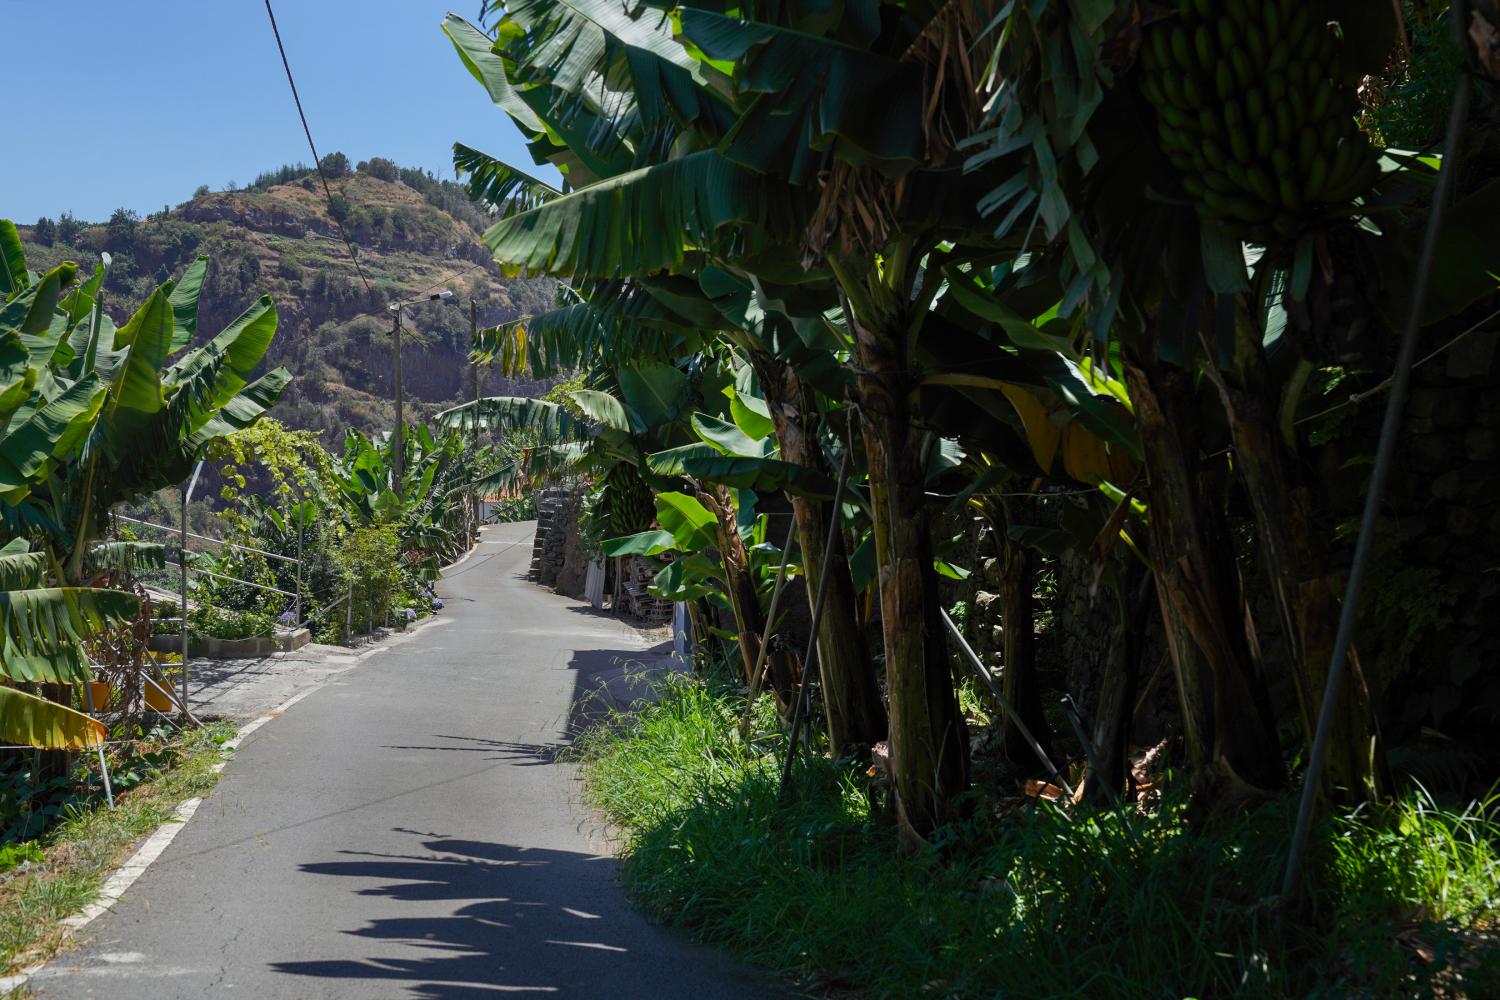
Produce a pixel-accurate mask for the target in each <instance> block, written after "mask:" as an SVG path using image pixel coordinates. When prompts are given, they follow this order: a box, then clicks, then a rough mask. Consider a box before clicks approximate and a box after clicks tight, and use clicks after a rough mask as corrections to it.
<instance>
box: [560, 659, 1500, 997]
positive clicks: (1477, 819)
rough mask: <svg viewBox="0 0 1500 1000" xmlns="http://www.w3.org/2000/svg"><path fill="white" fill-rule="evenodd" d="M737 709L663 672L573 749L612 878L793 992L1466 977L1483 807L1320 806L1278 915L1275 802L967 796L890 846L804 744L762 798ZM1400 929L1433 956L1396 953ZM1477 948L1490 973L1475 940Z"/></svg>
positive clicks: (1302, 991)
mask: <svg viewBox="0 0 1500 1000" xmlns="http://www.w3.org/2000/svg"><path fill="white" fill-rule="evenodd" d="M741 708H742V705H741V701H740V699H739V697H738V695H737V694H736V693H735V692H734V691H733V690H730V689H724V690H718V689H715V688H714V687H712V686H707V685H704V684H702V683H699V682H696V681H692V680H689V679H686V678H681V677H668V678H667V679H665V680H663V681H660V682H658V683H657V684H656V685H655V686H654V689H653V691H652V697H651V698H650V699H649V700H648V701H646V702H644V703H643V707H641V708H640V709H639V710H638V711H637V712H635V713H634V714H631V715H619V714H612V715H611V716H610V717H609V719H608V721H607V722H606V723H605V724H604V725H602V726H600V727H599V728H596V729H594V730H591V731H590V732H589V733H587V734H585V735H584V736H583V737H581V738H580V740H579V741H578V744H577V746H578V750H577V752H578V754H579V755H580V757H581V759H582V762H583V765H584V773H585V781H586V787H587V789H588V795H589V798H590V799H591V801H593V802H594V803H595V804H596V805H598V806H599V807H600V808H602V809H603V810H605V812H606V814H607V815H608V816H609V817H610V818H611V819H613V820H615V821H617V822H620V823H622V824H623V825H624V826H625V827H626V828H627V833H626V842H625V849H626V859H627V860H626V869H625V884H626V886H627V888H628V890H629V891H630V892H631V893H632V895H634V896H635V898H636V899H637V900H638V901H640V903H641V904H642V905H643V906H644V907H645V908H646V909H647V910H648V912H650V913H651V914H652V915H653V916H655V917H656V918H658V919H661V920H664V921H666V922H668V923H671V924H675V925H678V926H682V927H686V928H689V929H691V930H692V931H693V932H694V933H695V934H697V935H698V936H699V937H700V938H701V939H703V940H706V941H709V942H713V943H718V944H724V945H728V946H730V947H732V948H734V949H735V950H736V951H739V952H741V953H743V954H745V955H747V956H749V957H750V958H752V959H754V960H756V961H758V962H762V963H765V964H767V965H769V966H771V967H773V968H775V969H777V970H779V971H781V972H783V973H786V974H788V975H791V976H794V977H796V978H797V979H798V980H800V981H801V982H803V983H804V984H805V985H807V986H808V987H815V986H817V985H819V984H824V985H826V984H827V983H829V982H831V981H837V982H839V983H840V984H841V985H843V986H845V987H848V988H852V989H854V990H857V991H859V992H860V993H861V994H863V995H869V996H875V997H909V996H920V995H926V994H927V993H935V994H936V995H942V996H1002V995H1003V996H1023V997H1044V996H1047V997H1051V996H1073V995H1081V993H1082V994H1087V995H1099V996H1111V997H1127V998H1128V997H1139V998H1142V1000H1145V998H1157V997H1161V996H1247V997H1275V996H1348V995H1368V996H1398V995H1399V996H1420V995H1429V994H1427V993H1426V992H1425V991H1428V990H1432V989H1434V988H1437V986H1438V984H1439V983H1442V982H1445V981H1446V982H1452V981H1453V980H1452V979H1451V978H1450V977H1453V976H1455V975H1456V976H1458V977H1460V981H1462V980H1463V977H1465V976H1471V975H1473V976H1478V975H1482V974H1483V970H1484V968H1485V966H1484V965H1481V967H1480V969H1479V970H1474V969H1467V970H1466V969H1465V966H1464V965H1463V963H1462V962H1460V961H1457V960H1456V956H1457V949H1458V948H1460V947H1461V946H1462V945H1463V943H1464V942H1465V941H1466V940H1468V939H1467V938H1466V937H1465V934H1466V929H1467V928H1474V927H1483V926H1486V924H1487V922H1488V921H1490V920H1493V919H1494V917H1495V915H1496V914H1497V912H1500V894H1497V892H1496V885H1497V881H1496V878H1497V863H1500V827H1497V826H1496V824H1495V822H1494V820H1493V819H1492V818H1488V817H1489V816H1490V815H1492V814H1491V813H1489V812H1488V807H1487V806H1485V805H1482V804H1476V805H1475V806H1473V807H1471V808H1469V809H1468V810H1465V811H1455V810H1452V809H1447V808H1444V807H1441V806H1438V805H1436V804H1435V803H1433V802H1432V801H1431V800H1430V799H1427V798H1425V797H1423V796H1412V797H1409V798H1407V799H1405V800H1403V801H1402V803H1401V804H1400V805H1398V806H1397V807H1395V808H1394V809H1393V810H1392V811H1391V812H1390V813H1389V814H1386V815H1369V814H1365V813H1357V814H1354V815H1346V816H1342V817H1339V818H1338V819H1336V820H1335V821H1334V822H1333V823H1332V825H1330V826H1327V827H1324V828H1323V829H1322V830H1321V831H1320V832H1319V834H1318V836H1317V844H1318V847H1317V852H1316V854H1315V857H1316V859H1317V863H1318V865H1319V867H1320V868H1321V870H1322V871H1323V872H1324V873H1325V876H1326V877H1325V882H1324V884H1325V885H1327V887H1328V888H1327V891H1326V895H1324V896H1323V897H1320V898H1319V901H1318V903H1317V906H1316V908H1315V909H1314V910H1313V911H1310V912H1309V911H1295V912H1288V911H1283V912H1281V913H1279V914H1276V913H1272V912H1270V911H1268V910H1266V909H1265V908H1264V907H1263V901H1264V900H1266V899H1267V898H1269V897H1271V896H1273V895H1274V893H1275V891H1276V887H1277V880H1278V879H1279V877H1280V872H1281V867H1282V862H1283V860H1284V856H1285V851H1286V844H1287V839H1288V834H1289V831H1290V824H1291V818H1292V817H1291V811H1292V809H1291V807H1292V803H1290V802H1288V801H1284V800H1282V801H1276V802H1273V803H1270V804H1269V805H1266V806H1263V807H1260V808H1258V809H1254V810H1252V811H1249V812H1247V813H1245V814H1244V815H1242V816H1240V817H1238V818H1235V819H1233V820H1232V821H1230V822H1229V823H1228V824H1227V825H1224V826H1221V827H1219V828H1216V829H1213V830H1207V831H1197V832H1194V831H1191V830H1190V829H1189V828H1188V826H1187V825H1186V823H1185V819H1184V811H1183V806H1182V803H1181V800H1180V798H1170V799H1169V800H1168V801H1167V803H1166V804H1164V805H1163V806H1162V807H1160V808H1159V809H1158V810H1157V811H1156V812H1154V813H1151V814H1145V813H1137V814H1134V815H1132V816H1131V817H1130V825H1129V828H1127V827H1126V826H1125V825H1124V823H1123V822H1122V820H1121V818H1120V817H1119V816H1118V815H1117V814H1115V813H1112V812H1105V813H1094V814H1091V813H1088V812H1083V813H1081V814H1078V815H1075V816H1067V815H1064V814H1063V813H1061V812H1059V811H1057V810H1055V809H1053V808H1051V807H1049V806H1046V805H1043V806H1041V807H1040V808H1038V809H1036V810H1035V811H1033V812H1030V813H1029V814H1028V811H1027V810H1024V809H1022V810H1014V811H1012V810H1005V811H1002V812H1000V813H999V815H998V816H996V814H995V813H994V812H992V811H991V808H990V807H988V806H987V805H986V804H985V803H983V802H979V803H976V807H977V808H976V809H975V816H976V819H975V820H973V821H972V822H970V823H968V824H965V825H960V826H955V827H950V828H947V829H945V830H941V831H939V832H938V834H937V835H936V836H935V837H934V845H935V846H934V847H933V848H932V849H930V850H928V851H926V852H924V853H922V854H920V855H919V856H917V857H915V858H912V859H909V860H903V859H901V858H898V857H897V856H896V853H895V851H894V850H893V847H894V844H893V838H894V833H893V831H892V830H891V829H890V827H889V826H888V825H887V823H886V821H885V820H884V819H882V818H881V817H880V816H879V815H877V814H874V813H872V811H871V808H870V804H869V789H868V788H867V782H866V780H865V779H864V778H862V777H860V778H855V777H851V776H850V774H849V772H848V771H846V770H844V769H843V768H842V767H841V766H840V765H839V764H837V763H836V762H833V761H830V760H827V759H826V758H824V757H822V756H818V755H814V756H812V757H810V758H807V759H804V761H803V763H802V765H801V766H800V767H799V768H798V770H797V771H796V779H797V780H796V786H795V794H794V796H793V799H792V804H791V805H787V804H785V803H784V802H783V801H781V800H780V799H779V797H778V795H777V782H778V780H779V771H780V753H781V748H782V746H783V744H782V742H781V741H780V740H779V739H778V738H774V737H771V736H769V734H774V733H776V732H777V723H776V719H775V716H774V713H772V712H771V710H770V707H769V705H768V704H767V703H766V702H764V701H763V702H762V703H761V705H760V706H759V707H758V711H757V713H756V716H755V725H754V727H753V732H754V733H755V735H754V736H753V737H752V740H751V741H750V742H748V743H746V742H743V741H741V740H740V738H739V734H738V728H739V718H740V714H741ZM762 734H766V735H762ZM1414 913H1416V914H1419V916H1417V917H1416V918H1415V920H1414V919H1413V914H1414ZM809 928H811V929H812V930H809ZM1402 928H1408V930H1407V931H1406V936H1407V937H1414V938H1415V939H1416V940H1420V941H1422V942H1425V947H1428V948H1430V949H1431V950H1432V951H1433V952H1436V953H1437V955H1438V956H1439V958H1438V959H1437V960H1436V961H1434V962H1428V961H1424V960H1422V959H1421V958H1419V957H1418V956H1417V955H1416V954H1415V953H1413V952H1411V951H1408V950H1406V949H1405V948H1403V947H1398V946H1393V939H1394V938H1393V936H1394V934H1395V932H1396V931H1397V930H1398V929H1402ZM1477 957H1478V958H1479V959H1480V960H1481V962H1484V963H1487V964H1488V966H1489V967H1490V968H1494V967H1495V963H1496V959H1497V956H1496V955H1494V954H1493V953H1491V954H1490V955H1489V956H1488V957H1487V958H1486V956H1485V955H1484V954H1483V953H1481V954H1479V955H1478V956H1477ZM1491 974H1492V973H1491ZM1471 982H1473V983H1474V984H1475V985H1476V986H1477V979H1476V980H1472V981H1471ZM1470 995H1479V994H1478V993H1473V994H1470Z"/></svg>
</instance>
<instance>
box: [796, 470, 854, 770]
mask: <svg viewBox="0 0 1500 1000" xmlns="http://www.w3.org/2000/svg"><path fill="white" fill-rule="evenodd" d="M848 481H849V450H848V449H847V448H846V449H845V450H844V456H843V458H842V459H840V460H839V481H838V485H837V486H835V487H834V488H833V503H832V504H831V505H830V506H832V507H833V517H832V518H831V521H832V523H831V524H829V526H828V544H827V545H826V546H824V548H823V575H822V576H821V577H819V578H818V596H817V599H816V600H814V601H813V613H812V628H811V630H810V631H809V632H808V635H807V655H806V656H804V657H803V658H802V681H801V683H800V684H798V685H797V693H796V695H795V697H796V699H797V700H796V702H795V703H794V705H793V707H792V731H791V733H790V735H789V736H788V738H787V746H786V763H785V764H783V765H782V768H781V792H780V794H781V797H782V798H785V797H786V794H787V791H788V790H789V789H790V788H791V786H792V763H793V761H795V760H796V759H797V737H798V736H799V735H800V731H801V728H802V716H803V715H804V714H805V713H806V711H807V684H808V681H810V680H812V668H813V664H814V663H816V662H818V660H817V656H818V626H819V625H820V624H821V623H822V621H823V601H824V599H825V598H827V597H828V581H829V580H831V579H833V573H832V572H830V571H829V568H828V564H829V563H830V562H831V561H832V560H833V546H834V543H835V542H836V541H838V537H839V514H840V512H841V511H842V509H843V506H844V484H845V483H847V482H848ZM809 742H811V741H809Z"/></svg>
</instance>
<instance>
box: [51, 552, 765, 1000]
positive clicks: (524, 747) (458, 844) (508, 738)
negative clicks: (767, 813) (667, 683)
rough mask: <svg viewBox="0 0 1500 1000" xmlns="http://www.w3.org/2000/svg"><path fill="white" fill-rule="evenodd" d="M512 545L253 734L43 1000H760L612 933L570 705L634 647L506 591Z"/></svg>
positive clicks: (751, 979)
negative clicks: (436, 610)
mask: <svg viewBox="0 0 1500 1000" xmlns="http://www.w3.org/2000/svg"><path fill="white" fill-rule="evenodd" d="M531 529H532V525H530V524H526V525H502V526H499V527H496V528H491V529H489V530H487V531H486V532H485V540H484V541H483V543H482V544H481V545H480V546H479V548H478V550H477V551H476V552H475V553H474V554H473V555H472V556H471V557H470V558H469V559H468V560H467V561H466V562H464V563H462V564H461V565H459V566H458V567H457V568H456V569H455V570H453V571H452V572H451V573H450V574H449V576H448V577H447V578H446V579H445V581H444V582H443V584H442V585H441V586H440V588H439V593H440V594H442V595H443V596H444V598H445V600H446V603H447V608H446V610H445V612H444V615H445V617H446V618H447V619H448V620H447V622H446V623H445V624H440V625H433V626H430V627H428V628H425V629H423V630H421V631H420V632H418V633H417V634H416V635H415V636H413V637H411V638H409V639H405V640H404V641H401V642H400V643H399V644H398V645H396V646H394V647H393V648H392V649H390V650H388V651H386V652H383V653H380V654H377V655H375V656H372V657H370V658H369V659H368V660H366V661H365V662H364V663H362V664H361V665H360V666H358V667H357V668H355V669H353V670H350V671H349V672H347V673H344V674H341V675H339V676H338V677H336V678H335V679H334V680H333V681H332V682H331V683H330V684H329V685H328V686H327V687H324V688H321V689H319V690H317V691H315V692H314V693H313V694H311V695H310V696H308V697H306V698H304V699H303V700H302V701H300V702H298V703H297V704H295V705H293V706H292V707H291V708H290V709H289V710H288V711H287V712H286V714H285V716H283V717H281V718H277V719H274V720H272V721H271V722H270V723H269V724H268V725H265V726H263V727H262V728H260V729H259V730H258V731H256V732H255V733H254V734H252V735H251V736H250V737H249V738H248V739H247V740H246V741H245V743H244V744H243V745H242V746H241V748H240V750H239V752H238V753H237V754H236V755H235V758H234V760H233V761H232V762H231V763H230V765H229V767H228V768H227V769H226V770H225V772H224V775H223V779H222V780H221V781H220V783H219V786H218V788H217V789H216V790H215V791H214V793H213V794H212V795H211V796H210V797H209V798H208V799H206V800H205V801H204V803H203V805H202V806H201V807H200V808H199V810H198V812H197V815H196V816H194V817H193V819H192V820H191V821H190V822H189V823H188V825H187V826H186V828H184V829H183V830H182V832H181V833H180V834H179V836H178V837H177V839H176V840H174V841H173V842H172V844H171V846H170V847H169V848H168V849H167V851H166V852H165V853H164V854H163V855H162V856H161V858H160V859H159V860H158V861H157V862H156V863H155V864H154V865H153V866H152V867H151V868H150V869H149V870H148V871H147V872H146V874H145V875H144V876H142V877H141V879H140V881H138V882H137V883H136V884H135V885H134V886H133V887H132V888H131V889H130V891H129V892H127V893H126V895H125V898H124V899H123V900H121V902H120V903H119V904H118V905H117V906H116V907H115V910H114V912H112V913H110V914H106V915H105V916H103V917H100V918H99V919H98V920H96V921H95V922H94V923H93V924H90V925H89V927H88V928H87V929H86V930H85V931H84V937H85V939H86V943H85V945H84V946H83V947H81V948H79V949H77V950H74V951H71V952H68V953H65V954H64V955H62V956H61V957H59V958H58V959H57V960H56V961H54V962H53V963H52V964H51V965H50V966H48V967H47V968H46V969H44V970H42V972H41V973H39V975H38V976H37V977H36V978H35V979H34V980H33V981H32V987H33V989H34V991H35V992H36V994H37V995H38V996H40V997H43V998H47V1000H52V998H70V997H108V998H110V1000H131V998H136V997H140V998H146V997H150V998H153V1000H160V998H168V997H209V996H214V997H217V996H225V995H229V994H231V993H233V994H241V995H244V996H247V997H256V998H267V1000H270V998H282V997H285V998H321V997H360V998H364V997H429V998H443V1000H458V998H495V997H498V996H500V995H510V994H522V995H525V994H546V995H551V996H560V997H622V998H635V997H639V998H673V997H682V998H690V997H691V998H702V1000H707V998H717V997H726V998H727V997H762V996H776V995H779V992H778V990H777V989H776V987H775V986H774V985H773V984H771V983H770V982H768V981H767V980H765V979H763V978H761V977H760V976H758V975H756V974H754V973H752V972H749V971H747V970H744V969H741V968H739V967H737V966H736V965H735V964H734V963H732V962H730V961H729V960H727V959H726V958H724V957H723V956H721V955H719V954H717V953H715V952H713V951H711V950H707V949H700V948H696V947H693V946H691V945H689V944H687V943H685V942H684V941H683V940H682V939H681V938H680V937H678V936H676V935H674V934H672V933H670V932H668V931H664V930H661V929H658V928H656V927H653V926H651V925H650V924H648V923H647V922H646V921H645V920H644V919H642V918H641V917H640V916H639V915H637V914H636V913H635V912H634V911H632V910H631V909H630V907H629V905H628V903H627V902H626V900H625V899H624V897H623V895H622V894H621V891H620V889H619V888H618V886H617V885H616V884H615V876H616V865H615V862H613V861H612V860H609V859H608V858H607V857H605V856H604V855H605V853H606V845H605V844H604V842H603V839H602V837H601V836H600V835H599V834H598V833H597V831H596V824H595V822H594V821H593V820H592V819H590V818H589V817H588V815H587V814H586V813H585V811H584V810H583V809H582V807H581V806H580V805H579V804H578V802H577V797H578V786H577V783H576V780H575V776H574V774H573V770H572V768H571V766H570V765H567V764H563V763H557V762H555V761H554V760H553V752H554V750H555V749H556V748H557V747H558V746H559V745H560V744H562V743H563V742H565V741H566V739H567V735H568V732H569V719H570V714H571V713H572V712H573V711H574V702H575V696H576V693H578V692H582V691H583V690H587V689H590V688H592V687H593V685H594V684H595V683H597V679H598V678H599V677H602V676H607V675H610V674H614V673H617V672H618V671H619V670H620V669H621V663H622V661H625V660H628V659H630V658H632V657H634V658H639V657H640V655H641V645H640V642H639V640H638V639H637V637H636V635H635V633H634V632H633V631H631V630H630V629H628V628H626V627H625V626H623V625H622V624H620V623H618V622H615V621H613V620H610V619H608V618H604V617H601V616H596V615H594V614H592V613H590V611H589V609H588V608H587V607H586V606H580V605H579V604H578V602H576V601H570V600H568V599H566V598H562V597H557V596H555V595H553V594H549V593H547V592H545V591H542V590H540V589H538V588H536V587H534V586H532V585H530V584H527V583H525V582H524V580H523V579H522V577H523V576H524V574H525V570H526V565H527V562H528V561H529V558H530V547H531V546H530V538H531Z"/></svg>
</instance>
